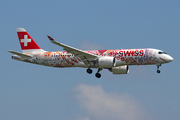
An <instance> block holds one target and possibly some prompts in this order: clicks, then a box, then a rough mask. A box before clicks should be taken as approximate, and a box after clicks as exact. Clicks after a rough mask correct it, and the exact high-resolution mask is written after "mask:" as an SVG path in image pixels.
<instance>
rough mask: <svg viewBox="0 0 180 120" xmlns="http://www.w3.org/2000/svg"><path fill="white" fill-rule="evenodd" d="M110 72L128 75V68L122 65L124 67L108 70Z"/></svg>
mask: <svg viewBox="0 0 180 120" xmlns="http://www.w3.org/2000/svg"><path fill="white" fill-rule="evenodd" d="M109 71H110V72H112V73H113V74H128V73H129V66H128V65H124V66H119V67H112V68H111V69H109Z"/></svg>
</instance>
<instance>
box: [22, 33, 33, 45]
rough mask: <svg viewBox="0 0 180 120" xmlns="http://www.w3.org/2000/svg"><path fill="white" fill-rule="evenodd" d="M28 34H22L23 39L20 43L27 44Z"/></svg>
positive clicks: (28, 40)
mask: <svg viewBox="0 0 180 120" xmlns="http://www.w3.org/2000/svg"><path fill="white" fill-rule="evenodd" d="M27 37H28V35H24V39H21V43H24V46H27V43H28V42H31V39H28V38H27Z"/></svg>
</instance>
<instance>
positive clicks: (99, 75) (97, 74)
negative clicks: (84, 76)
mask: <svg viewBox="0 0 180 120" xmlns="http://www.w3.org/2000/svg"><path fill="white" fill-rule="evenodd" d="M101 70H102V68H98V71H97V73H96V74H95V76H96V77H97V78H100V77H101V74H100V73H99V72H100V71H101Z"/></svg>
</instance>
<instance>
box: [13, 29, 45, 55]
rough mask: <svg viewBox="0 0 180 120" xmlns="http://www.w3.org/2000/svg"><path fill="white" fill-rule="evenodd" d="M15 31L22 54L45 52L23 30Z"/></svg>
mask: <svg viewBox="0 0 180 120" xmlns="http://www.w3.org/2000/svg"><path fill="white" fill-rule="evenodd" d="M16 31H17V34H18V38H19V43H20V45H21V49H22V52H23V53H37V52H45V51H44V50H42V49H41V48H40V47H39V46H38V45H37V44H36V42H35V41H34V40H33V39H32V38H31V36H30V35H29V34H28V33H27V32H26V30H25V29H24V28H16Z"/></svg>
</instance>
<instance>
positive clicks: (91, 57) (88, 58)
mask: <svg viewBox="0 0 180 120" xmlns="http://www.w3.org/2000/svg"><path fill="white" fill-rule="evenodd" d="M47 36H48V38H49V40H50V41H51V42H52V43H54V44H56V45H59V46H61V47H63V50H66V51H67V52H68V53H72V54H74V55H75V56H76V57H79V58H80V59H81V60H82V61H83V62H84V63H85V64H87V62H88V61H95V60H96V59H97V58H98V56H97V55H93V54H90V53H87V52H85V51H82V50H80V49H77V48H74V47H70V46H68V45H65V44H62V43H59V42H57V41H55V40H54V39H53V38H52V37H51V36H49V35H47Z"/></svg>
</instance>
